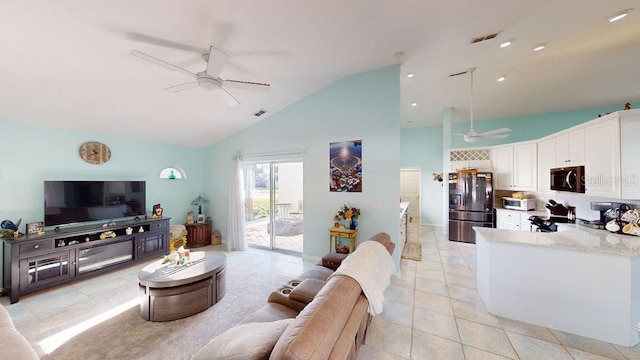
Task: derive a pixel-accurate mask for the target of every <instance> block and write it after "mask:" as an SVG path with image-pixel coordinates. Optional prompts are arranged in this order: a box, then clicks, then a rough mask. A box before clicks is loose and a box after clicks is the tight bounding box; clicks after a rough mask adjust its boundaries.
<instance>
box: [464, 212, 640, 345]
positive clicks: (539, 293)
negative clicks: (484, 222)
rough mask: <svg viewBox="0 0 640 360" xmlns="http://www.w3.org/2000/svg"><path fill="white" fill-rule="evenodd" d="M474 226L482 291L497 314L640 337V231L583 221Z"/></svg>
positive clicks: (621, 340)
mask: <svg viewBox="0 0 640 360" xmlns="http://www.w3.org/2000/svg"><path fill="white" fill-rule="evenodd" d="M570 226H572V227H573V228H572V229H569V230H567V231H563V232H555V233H541V232H523V231H513V230H501V229H489V228H481V227H475V228H474V230H475V231H476V251H477V281H478V292H479V293H480V297H481V298H482V300H483V301H484V303H485V305H486V307H487V309H488V310H489V312H490V313H491V314H493V315H496V316H502V317H506V318H510V319H515V320H519V321H524V322H528V323H531V324H536V325H541V326H544V327H548V328H552V329H557V330H561V331H566V332H569V333H573V334H577V335H581V336H586V337H590V338H594V339H598V340H602V341H606V342H610V343H615V344H618V345H623V346H633V345H635V344H637V343H638V342H639V341H640V339H639V338H638V333H637V331H636V329H635V327H636V324H637V323H638V322H640V238H638V237H635V236H628V235H618V234H612V233H609V232H608V231H606V230H594V229H589V228H586V227H582V226H579V225H570Z"/></svg>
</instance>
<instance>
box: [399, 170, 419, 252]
mask: <svg viewBox="0 0 640 360" xmlns="http://www.w3.org/2000/svg"><path fill="white" fill-rule="evenodd" d="M421 182H422V172H421V170H420V169H418V168H403V169H400V201H401V202H408V203H409V211H408V215H409V216H408V219H407V228H408V229H407V237H408V238H407V241H414V240H415V241H417V235H418V233H419V229H420V214H421V209H420V184H421ZM414 236H415V239H413V237H414ZM409 237H411V238H409Z"/></svg>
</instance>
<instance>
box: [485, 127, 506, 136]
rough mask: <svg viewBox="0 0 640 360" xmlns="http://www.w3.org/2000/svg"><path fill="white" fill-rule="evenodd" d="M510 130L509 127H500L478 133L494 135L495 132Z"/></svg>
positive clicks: (500, 132)
mask: <svg viewBox="0 0 640 360" xmlns="http://www.w3.org/2000/svg"><path fill="white" fill-rule="evenodd" d="M510 131H511V129H509V128H500V129H495V130H489V131H485V132H483V133H480V135H496V134H502V133H507V132H510Z"/></svg>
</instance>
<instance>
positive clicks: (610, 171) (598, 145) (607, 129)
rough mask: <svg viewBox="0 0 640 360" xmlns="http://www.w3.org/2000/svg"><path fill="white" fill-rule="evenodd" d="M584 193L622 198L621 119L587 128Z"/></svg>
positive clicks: (585, 134)
mask: <svg viewBox="0 0 640 360" xmlns="http://www.w3.org/2000/svg"><path fill="white" fill-rule="evenodd" d="M584 141H585V143H586V144H588V146H585V151H584V160H585V162H584V173H585V193H586V194H587V195H590V196H602V197H609V198H620V197H621V191H620V118H619V117H617V116H616V117H612V118H611V119H608V120H606V121H603V122H599V123H596V124H594V125H590V126H587V127H585V129H584Z"/></svg>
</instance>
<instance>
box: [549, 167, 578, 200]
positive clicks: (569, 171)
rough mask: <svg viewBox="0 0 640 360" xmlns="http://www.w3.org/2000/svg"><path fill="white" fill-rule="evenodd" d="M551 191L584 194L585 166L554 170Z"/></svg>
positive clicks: (552, 171)
mask: <svg viewBox="0 0 640 360" xmlns="http://www.w3.org/2000/svg"><path fill="white" fill-rule="evenodd" d="M550 172H551V190H556V191H569V192H575V193H584V166H570V167H563V168H553V169H551V170H550Z"/></svg>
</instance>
